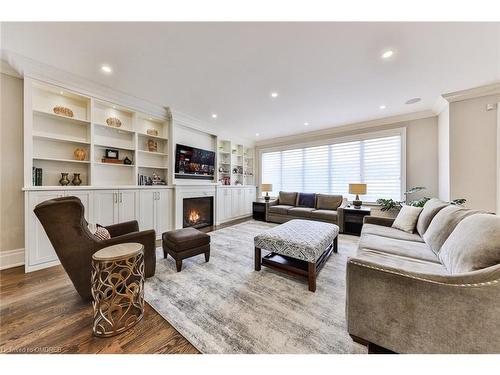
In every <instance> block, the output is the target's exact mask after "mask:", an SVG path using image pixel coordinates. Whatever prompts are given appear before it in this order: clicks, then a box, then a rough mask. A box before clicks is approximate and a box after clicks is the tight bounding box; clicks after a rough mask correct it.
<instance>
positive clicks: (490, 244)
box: [439, 214, 500, 274]
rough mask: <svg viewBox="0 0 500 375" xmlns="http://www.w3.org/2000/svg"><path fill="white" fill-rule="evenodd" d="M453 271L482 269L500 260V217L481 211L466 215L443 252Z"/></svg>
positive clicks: (445, 261)
mask: <svg viewBox="0 0 500 375" xmlns="http://www.w3.org/2000/svg"><path fill="white" fill-rule="evenodd" d="M439 259H440V260H441V262H442V263H443V264H444V266H445V267H446V269H447V270H448V271H450V273H452V274H456V273H463V272H470V271H476V270H480V269H483V268H486V267H490V266H494V265H496V264H499V263H500V217H498V216H496V215H491V214H477V215H472V216H469V217H467V218H465V219H463V220H462V221H461V222H460V223H459V224H458V225H457V227H456V228H455V230H454V231H453V232H452V233H451V234H450V236H449V237H448V239H447V240H446V241H445V243H444V244H443V247H442V248H441V251H440V252H439Z"/></svg>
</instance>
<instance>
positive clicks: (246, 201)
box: [216, 186, 256, 224]
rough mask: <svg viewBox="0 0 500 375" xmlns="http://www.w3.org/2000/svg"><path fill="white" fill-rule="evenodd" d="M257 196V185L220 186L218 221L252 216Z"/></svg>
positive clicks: (218, 222)
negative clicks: (253, 204) (253, 203)
mask: <svg viewBox="0 0 500 375" xmlns="http://www.w3.org/2000/svg"><path fill="white" fill-rule="evenodd" d="M255 196H256V191H255V186H218V187H217V205H216V206H217V215H216V223H217V224H221V223H225V222H228V221H231V220H235V219H239V218H243V217H246V216H250V215H251V214H252V202H253V201H254V200H255Z"/></svg>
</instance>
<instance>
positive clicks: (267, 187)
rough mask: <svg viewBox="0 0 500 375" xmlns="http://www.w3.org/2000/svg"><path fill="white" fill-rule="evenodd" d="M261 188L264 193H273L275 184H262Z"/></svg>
mask: <svg viewBox="0 0 500 375" xmlns="http://www.w3.org/2000/svg"><path fill="white" fill-rule="evenodd" d="M260 188H261V190H262V191H263V192H268V191H273V184H262V185H260Z"/></svg>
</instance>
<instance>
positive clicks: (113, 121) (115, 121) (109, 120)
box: [106, 117, 122, 128]
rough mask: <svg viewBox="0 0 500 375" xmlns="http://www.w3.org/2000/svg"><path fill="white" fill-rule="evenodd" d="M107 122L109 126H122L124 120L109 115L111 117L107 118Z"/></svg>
mask: <svg viewBox="0 0 500 375" xmlns="http://www.w3.org/2000/svg"><path fill="white" fill-rule="evenodd" d="M106 124H108V126H112V127H114V128H119V127H120V126H122V122H121V121H120V119H119V118H117V117H109V118H107V119H106Z"/></svg>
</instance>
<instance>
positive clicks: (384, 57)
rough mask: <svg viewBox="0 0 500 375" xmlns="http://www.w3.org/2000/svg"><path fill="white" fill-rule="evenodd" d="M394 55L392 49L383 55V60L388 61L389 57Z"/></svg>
mask: <svg viewBox="0 0 500 375" xmlns="http://www.w3.org/2000/svg"><path fill="white" fill-rule="evenodd" d="M393 55H394V51H393V50H392V49H388V50H387V51H384V52H383V53H382V58H383V59H388V58H389V57H392V56H393Z"/></svg>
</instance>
